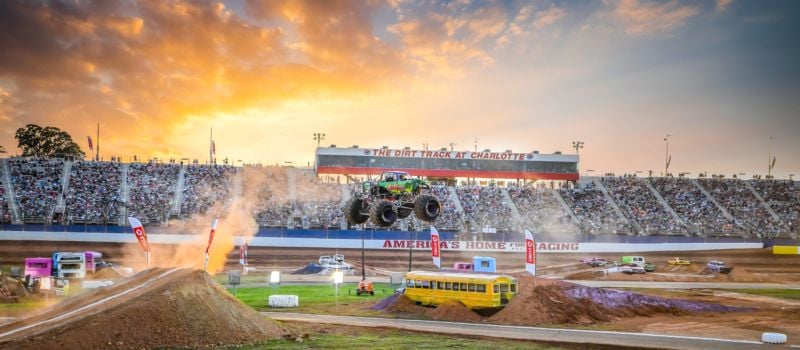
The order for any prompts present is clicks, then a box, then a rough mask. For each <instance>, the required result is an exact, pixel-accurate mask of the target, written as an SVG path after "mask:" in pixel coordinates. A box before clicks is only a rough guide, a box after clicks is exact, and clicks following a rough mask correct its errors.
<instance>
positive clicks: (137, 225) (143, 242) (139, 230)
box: [128, 216, 150, 267]
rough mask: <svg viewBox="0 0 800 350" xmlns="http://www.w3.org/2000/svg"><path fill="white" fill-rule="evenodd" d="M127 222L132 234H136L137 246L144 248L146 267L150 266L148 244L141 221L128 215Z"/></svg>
mask: <svg viewBox="0 0 800 350" xmlns="http://www.w3.org/2000/svg"><path fill="white" fill-rule="evenodd" d="M128 222H130V223H131V229H132V230H133V234H134V236H136V240H137V241H139V246H140V247H142V250H144V255H145V259H146V260H147V267H150V244H149V243H148V242H147V233H145V232H144V226H142V222H141V221H139V219H137V218H135V217H132V216H130V217H128Z"/></svg>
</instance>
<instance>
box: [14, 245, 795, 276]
mask: <svg viewBox="0 0 800 350" xmlns="http://www.w3.org/2000/svg"><path fill="white" fill-rule="evenodd" d="M134 244H135V243H134ZM134 244H127V243H93V242H58V243H55V242H30V241H4V242H3V244H2V245H0V264H2V265H17V266H19V265H22V262H23V260H24V258H25V257H33V256H50V255H52V253H53V252H55V251H84V250H95V251H99V252H102V253H103V258H104V259H105V260H106V261H110V262H112V263H122V261H121V260H120V259H122V257H123V255H124V252H126V251H130V249H129V248H130V247H128V246H129V245H130V246H133V247H134V248H135V245H134ZM152 246H153V258H154V259H155V260H158V256H159V254H160V253H159V252H162V251H167V250H166V249H163V248H165V247H163V245H158V244H153V245H152ZM337 253H339V254H344V255H345V258H346V262H348V263H351V264H353V266H354V267H355V268H356V270H357V271H358V272H360V271H361V259H360V257H361V250H360V249H336V248H330V249H322V248H270V247H250V248H249V250H248V260H249V264H250V265H249V266H250V267H251V268H253V269H254V271H255V272H254V273H259V272H263V271H272V270H279V271H281V272H282V273H284V274H289V273H291V272H293V271H295V270H298V269H301V268H304V267H306V266H307V265H308V264H309V263H312V262H313V263H316V262H317V261H318V260H319V257H320V256H321V255H333V254H337ZM412 255H413V256H412V269H413V270H426V269H431V268H432V267H433V264H432V262H431V258H430V252H428V251H414V252H413V254H412ZM475 255H489V256H492V257H494V258H495V259H497V270H498V271H501V272H505V273H511V272H519V271H522V270H523V268H524V262H523V261H524V260H523V259H524V253H523V252H513V253H512V252H502V253H501V252H492V253H480V252H457V251H449V250H445V251H442V266H452V265H453V263H455V262H461V261H471V259H472V257H473V256H475ZM622 255H635V254H633V253H625V254H622V253H540V254H539V255H538V257H537V272H538V273H539V275H540V276H549V277H554V278H562V279H611V280H645V281H665V282H666V281H697V282H702V281H707V282H720V283H725V282H770V283H788V282H800V268H798V266H800V256H792V255H773V254H772V251H771V250H770V249H735V250H715V251H692V252H679V253H676V252H652V253H641V254H639V255H642V256H644V257H645V259H646V260H647V261H648V262H653V263H656V264H657V265H658V268H657V270H656V271H655V272H654V273H647V274H643V275H625V274H622V273H612V274H608V275H604V274H603V273H602V268H592V267H589V266H588V265H586V264H581V263H580V262H579V261H580V259H581V258H584V257H598V258H605V259H607V260H608V261H615V260H619V259H620V257H621V256H622ZM675 256H681V257H684V258H688V259H689V260H690V261H692V265H690V266H688V267H678V268H675V267H673V266H670V265H668V264H667V261H668V260H669V259H671V258H673V257H675ZM709 260H723V261H725V263H726V264H728V265H729V266H733V267H734V270H733V272H732V273H731V274H730V275H715V274H710V273H706V272H701V271H702V270H703V269H704V267H705V264H706V263H707V262H708V261H709ZM238 261H239V255H238V252H237V251H236V250H234V251H232V252H230V253H229V254H228V261H227V265H226V269H228V270H241V266H240V265H238ZM365 264H366V273H367V276H368V277H374V276H388V275H389V272H391V271H397V272H403V271H408V250H403V249H395V250H389V249H373V250H367V251H366V253H365Z"/></svg>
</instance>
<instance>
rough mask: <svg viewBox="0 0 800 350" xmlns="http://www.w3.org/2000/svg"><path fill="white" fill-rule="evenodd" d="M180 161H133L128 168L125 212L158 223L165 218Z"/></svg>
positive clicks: (176, 179) (148, 221) (145, 221)
mask: <svg viewBox="0 0 800 350" xmlns="http://www.w3.org/2000/svg"><path fill="white" fill-rule="evenodd" d="M180 168H181V166H180V165H177V164H161V163H146V164H140V163H133V164H131V165H130V167H129V168H128V201H127V208H128V216H133V217H136V218H139V220H141V221H142V222H143V223H161V222H165V221H166V220H167V219H168V218H169V213H170V209H171V206H172V203H173V200H174V198H175V184H176V183H177V181H178V173H179V172H180Z"/></svg>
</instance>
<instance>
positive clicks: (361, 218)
mask: <svg viewBox="0 0 800 350" xmlns="http://www.w3.org/2000/svg"><path fill="white" fill-rule="evenodd" d="M361 186H362V188H361V192H360V193H357V194H355V195H354V196H353V198H351V199H350V200H349V201H348V202H347V204H346V205H345V208H344V214H345V217H346V218H347V222H348V223H349V224H363V223H365V222H367V220H372V223H373V224H375V226H378V227H389V226H392V224H394V222H395V221H397V219H405V218H406V217H408V216H409V215H411V212H414V214H415V215H416V216H417V218H418V219H420V220H422V221H427V222H431V223H432V222H434V221H436V218H438V217H439V213H440V212H441V210H442V205H441V204H440V203H439V200H438V199H436V197H435V196H433V195H431V194H428V191H429V190H430V186H429V185H428V183H427V182H425V181H424V180H421V179H415V178H411V177H410V176H408V173H406V172H402V171H389V172H385V173H383V175H381V177H380V179H378V181H366V182H364V183H363V184H362V185H361Z"/></svg>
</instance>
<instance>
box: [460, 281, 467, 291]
mask: <svg viewBox="0 0 800 350" xmlns="http://www.w3.org/2000/svg"><path fill="white" fill-rule="evenodd" d="M461 291H462V292H466V291H467V284H466V283H462V284H461Z"/></svg>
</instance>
